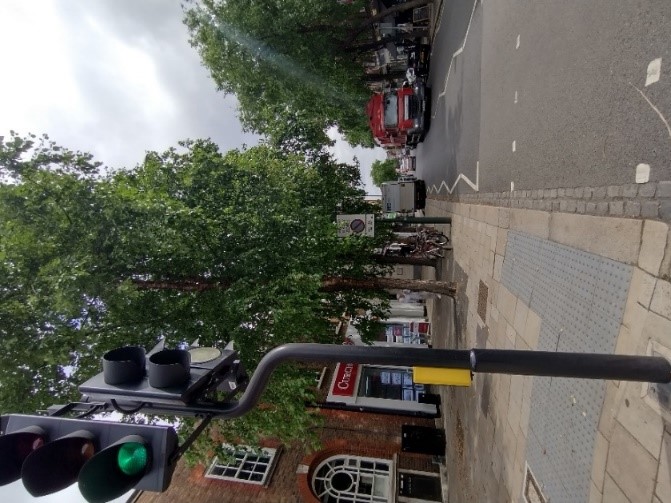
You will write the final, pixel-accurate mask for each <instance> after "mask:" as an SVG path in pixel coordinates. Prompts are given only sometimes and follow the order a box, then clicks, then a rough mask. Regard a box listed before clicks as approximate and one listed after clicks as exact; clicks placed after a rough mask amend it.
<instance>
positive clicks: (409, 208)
mask: <svg viewBox="0 0 671 503" xmlns="http://www.w3.org/2000/svg"><path fill="white" fill-rule="evenodd" d="M380 188H381V190H382V210H383V211H384V212H386V213H389V212H400V213H414V212H415V211H417V210H423V209H424V206H425V205H426V184H425V183H424V180H413V181H400V180H399V181H396V182H384V183H383V184H382V186H381V187H380Z"/></svg>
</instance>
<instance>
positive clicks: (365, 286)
mask: <svg viewBox="0 0 671 503" xmlns="http://www.w3.org/2000/svg"><path fill="white" fill-rule="evenodd" d="M132 281H133V284H134V285H135V286H136V287H137V288H138V289H140V290H178V291H181V292H204V291H207V290H226V289H227V288H230V286H231V285H230V283H224V282H219V281H208V280H206V279H204V280H202V281H201V280H194V279H184V280H175V281H161V280H159V281H153V280H139V279H137V280H136V279H134V280H132ZM386 289H395V290H411V291H413V292H430V293H440V294H444V295H449V296H450V297H454V296H455V295H456V288H455V286H454V284H453V283H448V282H445V281H427V280H421V279H399V278H381V277H373V278H348V277H340V276H324V277H323V278H322V286H321V288H320V290H321V291H322V292H342V291H347V290H365V291H366V290H367V291H373V290H386Z"/></svg>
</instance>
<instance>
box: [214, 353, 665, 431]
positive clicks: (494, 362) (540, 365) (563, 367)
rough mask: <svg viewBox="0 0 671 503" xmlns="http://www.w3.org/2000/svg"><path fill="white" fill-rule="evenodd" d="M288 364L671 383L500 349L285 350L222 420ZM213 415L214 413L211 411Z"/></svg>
mask: <svg viewBox="0 0 671 503" xmlns="http://www.w3.org/2000/svg"><path fill="white" fill-rule="evenodd" d="M289 360H296V361H302V362H343V363H369V364H377V365H400V366H408V367H435V368H451V369H469V370H471V371H472V372H492V373H501V374H519V375H539V376H553V377H576V378H586V379H616V380H624V381H644V382H659V383H668V382H671V363H669V361H667V360H666V359H665V358H662V357H653V356H626V355H605V354H585V353H552V352H544V351H516V350H496V349H471V350H455V349H426V348H408V347H402V348H398V347H394V348H390V347H379V346H344V345H334V344H284V345H282V346H278V347H276V348H275V349H273V350H272V351H270V352H269V353H268V354H266V355H265V356H264V357H263V359H262V360H261V361H260V362H259V365H258V366H257V367H256V370H255V371H254V374H253V375H252V378H251V380H250V381H249V385H248V386H247V390H246V391H245V393H244V394H243V395H242V396H241V397H240V400H239V401H238V402H237V403H235V402H233V403H230V404H224V405H223V406H220V407H221V408H219V409H218V412H217V414H216V416H217V417H219V418H233V417H239V416H241V415H243V414H246V413H247V412H249V411H250V410H251V409H253V408H254V406H255V405H256V403H257V402H258V400H259V398H260V397H261V394H262V393H263V391H264V390H265V388H266V385H267V383H268V380H269V379H270V375H271V374H272V372H273V370H275V368H276V367H277V366H278V365H279V364H280V363H284V362H286V361H289ZM210 412H211V409H210Z"/></svg>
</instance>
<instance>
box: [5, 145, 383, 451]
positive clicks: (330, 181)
mask: <svg viewBox="0 0 671 503" xmlns="http://www.w3.org/2000/svg"><path fill="white" fill-rule="evenodd" d="M0 181H1V183H0V319H1V320H2V323H0V350H1V351H2V356H1V357H0V410H1V411H2V412H5V411H14V412H21V411H24V412H29V411H33V410H35V409H37V408H43V407H45V406H47V405H49V404H51V403H53V402H54V401H57V400H61V401H62V400H68V399H76V398H77V397H78V393H77V390H76V385H77V383H80V382H83V381H84V380H85V379H86V378H87V377H89V376H90V375H92V374H94V373H97V372H99V371H100V363H99V361H100V360H99V358H100V357H101V355H102V354H103V353H104V352H105V351H107V350H109V349H112V348H114V347H118V346H122V345H126V344H138V345H144V346H145V347H151V346H152V345H153V344H154V343H155V342H156V341H157V339H158V338H160V337H166V338H167V341H168V344H169V345H170V346H174V345H176V344H177V343H181V342H191V341H193V340H195V339H196V338H199V339H200V343H201V344H202V345H214V344H220V343H222V342H224V341H230V340H233V341H235V344H236V349H238V350H239V351H240V353H241V356H242V358H243V361H244V363H245V364H246V366H247V367H248V368H249V369H253V368H254V366H255V365H256V363H257V362H258V360H259V359H260V358H261V357H262V356H263V355H264V354H265V353H266V352H267V351H268V350H269V349H270V348H272V347H274V346H277V345H279V344H282V343H285V342H303V341H305V342H307V341H310V342H313V341H318V342H339V341H337V340H336V338H335V334H334V330H333V328H332V326H331V325H330V323H329V322H328V321H327V318H329V317H339V316H341V315H342V314H343V313H355V312H356V309H357V308H359V309H364V310H366V309H373V311H372V314H374V315H381V314H382V312H381V310H380V308H379V307H375V306H372V305H370V304H369V302H368V301H367V300H366V297H367V296H369V295H370V293H367V292H365V291H363V290H362V291H357V290H351V289H350V290H348V291H344V292H342V291H341V292H338V291H324V290H323V289H322V288H321V287H322V277H323V276H325V275H329V276H335V277H338V276H350V277H362V278H364V277H374V276H376V275H379V274H381V273H383V272H384V271H385V269H384V267H387V266H378V265H374V264H373V263H372V262H371V261H370V260H369V258H370V253H371V248H372V247H374V246H377V245H379V243H377V244H376V240H373V239H339V238H337V237H336V232H335V229H336V227H335V222H334V221H335V211H336V208H340V210H341V211H344V212H350V213H358V212H363V211H366V205H365V202H363V197H362V196H363V191H362V190H361V189H360V188H359V181H360V180H359V172H358V169H357V167H356V166H351V165H344V164H339V163H336V162H334V161H333V160H332V159H331V158H330V157H329V156H327V155H325V154H319V153H313V155H312V156H311V157H310V158H309V159H308V158H306V157H305V156H303V155H296V154H287V153H286V152H284V151H281V150H279V149H277V148H273V147H271V146H268V145H262V146H259V147H255V148H252V149H249V150H247V151H231V152H229V153H227V154H222V153H220V152H219V151H218V149H217V147H216V146H215V145H214V144H213V143H211V142H209V141H190V142H185V143H183V144H181V145H180V147H178V148H173V149H170V150H168V151H166V152H163V153H157V152H150V153H148V154H147V155H146V158H145V160H144V162H143V163H142V164H140V165H139V166H137V167H136V168H135V169H132V170H128V171H123V172H118V173H114V174H109V173H107V172H106V171H105V170H103V169H102V167H101V166H100V164H98V163H95V162H93V160H92V158H91V156H89V155H87V154H83V153H78V152H71V151H69V150H67V149H63V148H61V147H59V146H57V145H55V144H53V143H51V142H50V141H48V139H47V138H41V139H40V138H35V137H28V138H21V137H19V136H16V135H13V136H12V137H11V138H9V139H3V140H2V141H0ZM380 234H382V233H380ZM383 239H384V237H383V236H380V238H379V239H377V241H381V240H383ZM361 321H362V323H363V325H364V326H367V325H368V324H369V323H368V321H369V320H367V318H365V317H364V318H363V319H362V320H361ZM309 382H310V376H309V375H308V377H306V374H305V373H304V372H303V371H301V370H300V369H297V368H294V367H288V368H284V369H281V370H280V372H279V374H278V376H277V378H275V379H274V380H273V385H272V386H271V388H270V389H269V390H268V393H266V395H265V396H264V398H263V401H264V403H265V404H266V408H265V411H266V414H260V413H254V414H250V415H249V417H245V418H244V419H241V420H238V421H234V422H232V423H231V425H230V427H229V425H227V430H228V431H231V432H233V433H232V434H237V435H238V436H239V437H240V438H249V436H250V435H251V433H250V432H253V433H254V434H255V435H258V434H273V435H277V436H280V437H282V438H284V439H301V438H303V439H307V438H308V436H309V435H308V433H307V431H308V430H309V426H310V425H311V424H312V423H313V421H312V418H311V417H310V416H309V414H308V413H307V412H306V411H305V407H304V403H305V402H306V401H308V400H309V398H310V397H309V394H307V395H306V393H307V391H303V392H301V393H297V392H296V390H297V389H301V390H306V389H307V387H306V384H307V383H309ZM270 417H286V421H285V422H284V423H283V422H282V421H276V422H273V421H270V419H269V418H270ZM232 428H236V429H232ZM236 432H237V433H236Z"/></svg>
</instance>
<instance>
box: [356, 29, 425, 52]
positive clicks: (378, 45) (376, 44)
mask: <svg viewBox="0 0 671 503" xmlns="http://www.w3.org/2000/svg"><path fill="white" fill-rule="evenodd" d="M427 35H428V31H427V30H421V31H418V32H409V33H397V34H396V35H394V36H391V37H384V38H383V39H382V40H374V41H372V42H368V43H366V44H358V45H352V46H350V47H348V48H347V52H366V51H372V50H373V49H384V48H385V47H386V46H387V44H389V43H392V44H394V45H396V43H397V42H403V41H404V40H414V39H416V38H419V37H425V36H427Z"/></svg>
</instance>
